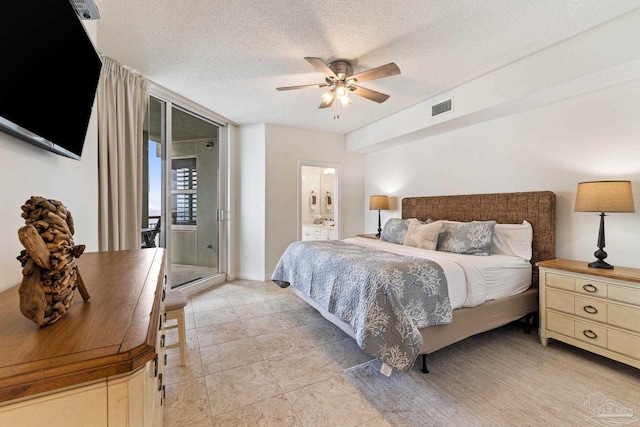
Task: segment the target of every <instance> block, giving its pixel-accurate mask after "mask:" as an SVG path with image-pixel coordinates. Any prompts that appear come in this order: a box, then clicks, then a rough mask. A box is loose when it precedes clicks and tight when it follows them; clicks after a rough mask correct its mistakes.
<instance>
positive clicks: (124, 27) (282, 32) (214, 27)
mask: <svg viewBox="0 0 640 427" xmlns="http://www.w3.org/2000/svg"><path fill="white" fill-rule="evenodd" d="M95 1H96V4H97V5H98V8H99V10H100V15H101V19H100V21H98V50H99V51H100V52H101V53H102V54H104V55H106V56H109V57H111V58H113V59H114V60H116V61H118V62H119V63H121V64H122V65H124V66H127V67H128V68H130V69H132V70H133V71H135V72H137V73H139V74H140V75H142V76H144V77H146V78H148V79H149V80H151V81H152V82H154V83H157V84H159V85H161V86H164V87H165V88H167V89H170V90H172V91H173V92H176V93H178V94H180V95H182V96H184V97H186V98H189V99H191V100H193V101H195V102H197V103H198V104H200V105H202V106H203V107H205V108H208V109H210V110H212V111H213V112H215V113H217V114H219V115H222V116H224V117H226V118H227V119H229V120H231V121H233V122H235V123H238V124H247V123H263V122H264V123H275V124H283V125H289V126H295V127H301V128H308V129H319V130H325V131H330V132H337V133H341V134H344V133H348V132H350V131H353V130H355V129H358V128H361V127H363V126H365V125H367V124H369V123H371V122H374V121H376V120H378V119H381V118H383V117H386V116H388V115H390V114H393V113H395V112H397V111H400V110H402V109H405V108H407V107H410V106H412V105H415V104H417V103H419V102H421V101H424V100H425V99H428V98H431V97H433V96H435V95H438V94H440V93H442V92H445V91H447V90H449V89H451V88H453V87H455V86H458V85H460V84H461V83H464V82H467V81H469V80H472V79H474V78H476V77H478V76H481V75H483V74H485V73H488V72H490V71H492V70H495V69H497V68H500V67H502V66H504V65H506V64H509V63H511V62H513V61H516V60H518V59H519V58H522V57H524V56H527V55H530V54H532V53H534V52H536V51H539V50H541V49H544V48H546V47H548V46H550V45H553V44H555V43H558V42H560V41H562V40H564V39H567V38H569V37H572V36H574V35H576V34H578V33H580V32H583V31H585V30H588V29H590V28H593V27H595V26H597V25H599V24H601V23H604V22H606V21H608V20H611V19H613V18H615V17H617V16H619V15H622V14H624V13H627V12H629V11H630V10H632V9H635V8H638V7H640V0H561V1H560V0H536V1H530V0H482V1H480V0H451V1H444V0H440V1H435V0H384V1H379V0H370V1H366V0H359V1H354V0H339V1H336V0H325V1H312V0H274V1H263V0H231V1H214V0H95ZM305 56H316V57H320V58H323V59H324V60H325V61H326V62H330V61H332V60H334V59H347V60H349V61H351V62H352V65H353V68H354V73H358V72H361V71H364V70H367V69H369V68H374V67H378V66H380V65H384V64H386V63H389V62H395V63H396V64H397V65H398V66H399V67H400V70H401V74H400V75H396V76H392V77H387V78H384V79H380V80H375V81H370V82H366V83H362V86H363V87H366V88H369V89H373V90H376V91H379V92H383V93H386V94H388V95H390V98H389V99H388V100H387V101H386V102H385V103H383V104H377V103H374V102H372V101H369V100H366V99H364V98H359V97H357V96H353V104H352V105H351V106H350V107H348V108H347V109H344V110H342V111H341V113H340V119H338V120H334V119H333V112H332V109H331V108H327V109H322V110H320V109H318V105H319V104H320V101H321V100H320V95H321V94H322V93H323V89H321V88H312V89H301V90H293V91H286V92H278V91H276V90H275V88H276V87H279V86H293V85H303V84H313V83H321V82H323V81H324V78H323V76H322V74H321V73H319V72H317V71H316V70H315V69H314V68H313V67H312V66H311V65H310V64H309V63H307V62H306V61H305V60H304V57H305Z"/></svg>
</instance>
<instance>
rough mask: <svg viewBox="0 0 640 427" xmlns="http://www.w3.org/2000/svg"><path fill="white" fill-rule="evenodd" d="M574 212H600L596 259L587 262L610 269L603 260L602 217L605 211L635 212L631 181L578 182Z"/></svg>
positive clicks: (604, 253) (591, 265)
mask: <svg viewBox="0 0 640 427" xmlns="http://www.w3.org/2000/svg"><path fill="white" fill-rule="evenodd" d="M574 211H575V212H600V232H599V233H598V250H597V251H595V253H594V255H595V257H596V258H597V260H596V261H594V262H591V263H589V264H588V265H589V267H592V268H606V269H611V268H613V266H612V265H611V264H608V263H607V262H605V261H604V259H605V258H606V257H607V253H606V252H605V251H604V246H605V245H604V217H605V212H610V213H611V212H614V213H615V212H635V210H634V207H633V193H632V192H631V181H591V182H580V183H578V191H577V193H576V205H575V209H574Z"/></svg>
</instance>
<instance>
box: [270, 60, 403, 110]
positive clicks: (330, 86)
mask: <svg viewBox="0 0 640 427" xmlns="http://www.w3.org/2000/svg"><path fill="white" fill-rule="evenodd" d="M304 59H306V60H307V62H309V63H310V64H311V65H313V66H314V67H315V69H316V70H318V71H320V72H321V73H322V74H324V75H325V83H318V84H311V85H301V86H286V87H278V88H276V90H292V89H305V88H312V87H326V88H327V91H326V92H325V93H323V94H322V103H321V104H320V106H319V107H318V108H327V107H330V106H331V105H332V104H333V103H334V101H335V100H336V98H337V99H338V100H339V101H340V104H342V106H343V107H346V106H348V105H349V104H351V99H350V98H349V93H353V94H354V95H358V96H361V97H363V98H366V99H368V100H371V101H374V102H377V103H379V104H380V103H383V102H384V101H386V100H387V99H388V98H389V95H386V94H384V93H380V92H376V91H375V90H371V89H367V88H364V87H362V86H359V85H357V84H356V83H362V82H367V81H370V80H376V79H381V78H383V77H389V76H393V75H396V74H400V68H398V66H397V65H396V64H394V63H393V62H390V63H389V64H387V65H382V66H380V67H376V68H372V69H370V70H367V71H363V72H361V73H358V74H353V67H352V66H351V63H350V62H349V61H346V60H344V59H338V60H335V61H333V62H331V63H329V64H327V63H326V62H324V61H323V60H322V59H320V58H313V57H309V56H307V57H305V58H304ZM336 106H337V104H336ZM334 118H337V117H336V116H335V115H334Z"/></svg>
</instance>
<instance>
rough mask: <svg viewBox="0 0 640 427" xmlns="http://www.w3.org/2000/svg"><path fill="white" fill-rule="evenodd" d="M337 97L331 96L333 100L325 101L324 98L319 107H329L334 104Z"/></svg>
mask: <svg viewBox="0 0 640 427" xmlns="http://www.w3.org/2000/svg"><path fill="white" fill-rule="evenodd" d="M335 100H336V98H335V97H334V98H331V101H329V102H325V101H324V100H322V102H321V103H320V106H319V107H318V108H329V107H331V106H332V105H333V101H335Z"/></svg>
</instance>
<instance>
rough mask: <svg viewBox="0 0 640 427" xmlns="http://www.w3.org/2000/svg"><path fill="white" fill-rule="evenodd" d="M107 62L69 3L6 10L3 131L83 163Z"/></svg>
mask: <svg viewBox="0 0 640 427" xmlns="http://www.w3.org/2000/svg"><path fill="white" fill-rule="evenodd" d="M101 68H102V61H101V60H100V56H99V55H98V53H97V52H96V50H95V48H94V46H93V43H92V42H91V40H90V39H89V36H88V35H87V32H86V30H85V28H84V25H83V24H82V22H81V21H80V18H79V17H78V16H77V14H76V12H75V8H74V7H73V6H72V4H71V3H70V1H69V0H31V1H29V2H28V3H25V5H23V6H17V5H16V4H15V2H10V1H4V2H2V5H1V6H0V130H2V131H4V132H7V133H10V134H12V135H14V136H17V137H18V138H21V139H23V140H25V141H28V142H30V143H33V144H36V145H38V146H41V147H43V148H45V149H47V150H49V151H52V152H54V153H57V154H61V155H63V156H67V157H71V158H73V159H76V160H79V159H80V157H81V155H82V147H83V146H84V141H85V136H86V133H87V127H88V125H89V118H90V116H91V110H92V108H93V101H94V99H95V95H96V90H97V86H98V79H99V77H100V70H101Z"/></svg>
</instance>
